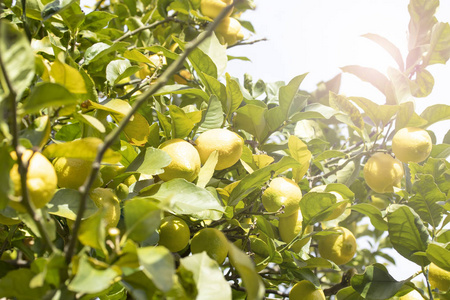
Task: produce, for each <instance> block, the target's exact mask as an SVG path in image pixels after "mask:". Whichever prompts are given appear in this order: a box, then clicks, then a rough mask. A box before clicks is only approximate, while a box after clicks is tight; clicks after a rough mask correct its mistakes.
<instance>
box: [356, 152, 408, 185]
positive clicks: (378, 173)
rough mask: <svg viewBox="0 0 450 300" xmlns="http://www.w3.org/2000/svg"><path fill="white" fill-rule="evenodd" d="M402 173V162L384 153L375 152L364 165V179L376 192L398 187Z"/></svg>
mask: <svg viewBox="0 0 450 300" xmlns="http://www.w3.org/2000/svg"><path fill="white" fill-rule="evenodd" d="M403 174H404V173H403V166H402V163H401V162H400V161H398V160H397V159H395V158H393V157H392V156H390V155H389V154H386V153H381V152H377V153H375V154H374V155H372V156H371V157H370V158H369V160H368V161H367V162H366V165H365V166H364V179H365V180H366V183H367V185H368V186H369V187H370V188H371V189H372V190H374V191H375V192H377V193H389V192H391V193H392V192H394V186H398V187H400V183H401V181H402V178H403Z"/></svg>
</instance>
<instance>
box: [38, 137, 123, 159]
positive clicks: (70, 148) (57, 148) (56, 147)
mask: <svg viewBox="0 0 450 300" xmlns="http://www.w3.org/2000/svg"><path fill="white" fill-rule="evenodd" d="M102 144H103V141H102V140H101V139H99V138H95V137H88V138H83V139H79V140H75V141H73V142H67V143H63V144H51V145H49V146H48V147H46V148H45V149H44V151H43V154H44V155H45V156H46V157H70V158H81V159H86V160H92V161H93V160H94V159H95V157H96V156H97V150H98V148H99V147H100V146H101V145H102ZM120 159H121V155H120V153H118V152H115V151H113V150H111V149H108V150H106V152H105V155H104V156H103V159H102V161H103V162H107V163H111V164H115V163H118V162H119V161H120Z"/></svg>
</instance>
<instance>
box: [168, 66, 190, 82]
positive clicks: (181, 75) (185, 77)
mask: <svg viewBox="0 0 450 300" xmlns="http://www.w3.org/2000/svg"><path fill="white" fill-rule="evenodd" d="M192 79H193V76H192V74H191V72H189V71H188V70H186V69H184V70H181V71H180V72H178V74H175V75H173V80H174V81H175V82H176V83H178V84H188V81H191V80H192Z"/></svg>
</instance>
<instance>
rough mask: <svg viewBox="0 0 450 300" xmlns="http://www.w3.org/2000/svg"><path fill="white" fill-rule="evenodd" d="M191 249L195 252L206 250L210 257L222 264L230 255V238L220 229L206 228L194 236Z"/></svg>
mask: <svg viewBox="0 0 450 300" xmlns="http://www.w3.org/2000/svg"><path fill="white" fill-rule="evenodd" d="M191 251H192V253H193V254H196V253H200V252H203V251H206V253H207V254H208V256H209V257H211V258H212V259H214V260H215V261H217V263H218V264H219V265H221V264H222V263H223V261H224V260H225V258H226V257H227V255H228V240H227V238H226V237H225V235H224V234H223V233H222V232H221V231H220V230H218V229H216V228H204V229H202V230H200V231H199V232H197V233H196V234H195V235H194V237H193V238H192V240H191Z"/></svg>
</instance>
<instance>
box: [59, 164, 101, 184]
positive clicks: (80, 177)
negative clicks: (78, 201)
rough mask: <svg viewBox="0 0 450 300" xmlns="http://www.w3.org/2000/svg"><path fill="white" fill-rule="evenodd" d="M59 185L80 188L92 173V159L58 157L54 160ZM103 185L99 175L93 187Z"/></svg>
mask: <svg viewBox="0 0 450 300" xmlns="http://www.w3.org/2000/svg"><path fill="white" fill-rule="evenodd" d="M53 166H54V167H55V171H56V176H57V177H58V186H59V187H60V188H68V189H75V190H76V189H78V188H79V187H80V186H82V185H83V183H84V182H85V180H86V178H87V177H88V176H89V174H91V170H92V161H89V160H84V159H80V158H70V157H58V158H56V159H55V160H54V161H53ZM102 185H103V180H102V178H101V176H97V177H96V179H95V181H94V184H93V186H92V187H93V188H96V187H99V186H102Z"/></svg>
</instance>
